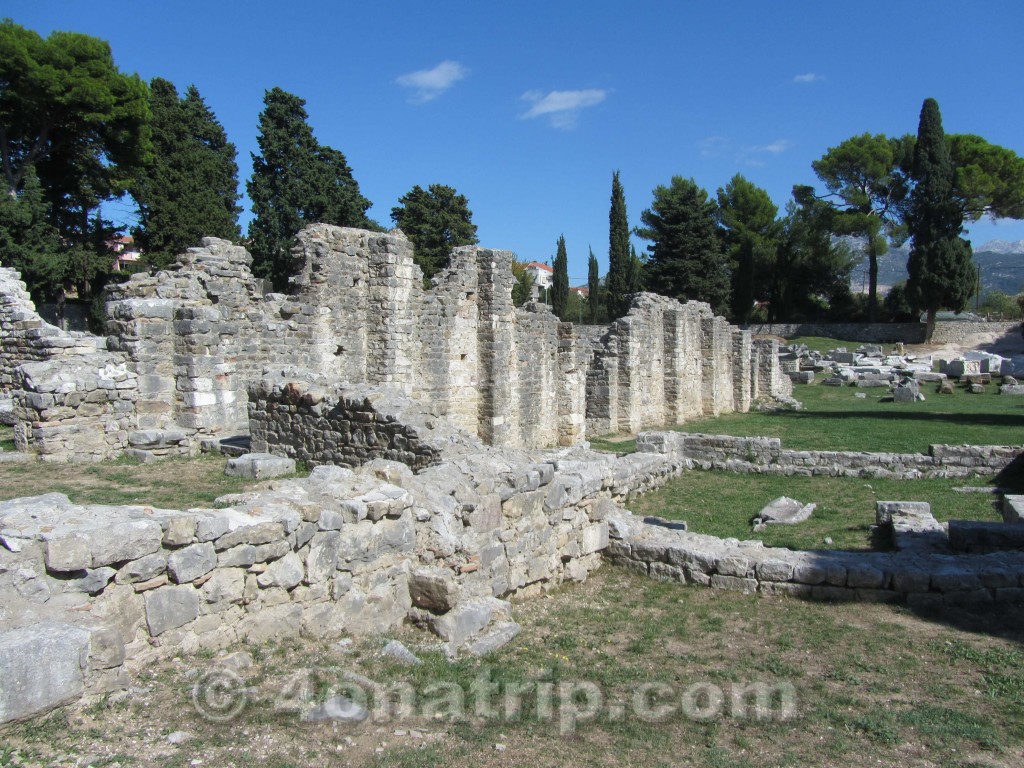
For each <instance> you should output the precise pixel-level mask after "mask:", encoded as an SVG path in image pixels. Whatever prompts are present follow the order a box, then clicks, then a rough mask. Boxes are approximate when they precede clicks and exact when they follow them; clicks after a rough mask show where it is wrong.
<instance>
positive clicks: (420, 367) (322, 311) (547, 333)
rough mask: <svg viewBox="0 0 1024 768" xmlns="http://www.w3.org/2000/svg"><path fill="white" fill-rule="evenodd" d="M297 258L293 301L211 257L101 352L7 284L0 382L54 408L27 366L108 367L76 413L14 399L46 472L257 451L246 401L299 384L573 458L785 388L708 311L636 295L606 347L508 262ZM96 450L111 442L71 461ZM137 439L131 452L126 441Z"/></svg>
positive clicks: (165, 280)
mask: <svg viewBox="0 0 1024 768" xmlns="http://www.w3.org/2000/svg"><path fill="white" fill-rule="evenodd" d="M293 257H294V260H295V264H296V265H297V274H296V276H295V277H294V278H293V279H292V283H291V292H290V293H289V294H287V295H285V294H273V293H272V294H267V295H266V296H264V295H262V281H259V280H256V279H255V278H254V277H253V275H252V272H251V270H250V266H251V262H252V259H251V257H250V255H249V254H248V253H247V252H246V251H245V249H243V248H241V247H239V246H235V245H231V244H230V243H228V242H225V241H222V240H217V239H214V238H207V239H205V240H204V241H203V244H202V245H201V247H197V248H190V249H189V250H188V251H187V252H186V253H184V254H182V255H181V256H180V257H179V259H178V263H177V264H176V265H175V267H174V268H172V269H168V270H166V271H162V272H157V273H156V274H152V275H151V274H137V275H133V276H132V277H131V279H129V280H128V281H127V282H125V283H123V284H118V285H115V286H111V288H110V289H109V293H108V295H107V304H106V306H107V316H108V334H109V335H108V337H107V338H106V340H103V341H100V340H97V339H90V338H88V337H82V338H76V337H72V336H70V335H68V334H64V333H63V332H61V331H59V330H58V329H55V328H52V327H51V326H46V325H45V324H44V323H42V321H41V320H39V319H38V317H37V316H36V315H35V314H34V310H33V309H32V307H31V302H30V301H28V298H27V294H25V291H24V286H23V285H21V284H20V283H18V282H17V280H16V279H14V277H13V273H12V274H7V273H3V274H0V298H2V304H0V341H2V343H3V346H2V349H3V350H5V351H4V353H3V354H4V356H3V357H0V380H2V379H3V377H4V376H6V377H7V379H9V384H8V385H7V386H8V387H9V388H10V387H14V386H19V387H25V388H26V389H25V392H26V393H27V394H33V393H34V394H53V393H52V391H50V390H47V392H45V393H44V392H34V391H33V389H32V387H33V386H34V384H33V382H36V381H43V380H44V379H46V376H51V375H55V374H53V373H52V372H51V373H47V374H46V375H42V374H41V373H40V372H36V374H35V376H34V377H33V376H25V375H22V376H20V378H18V380H17V383H16V382H15V368H16V367H17V364H18V363H22V362H26V361H33V360H39V361H45V360H49V359H50V358H51V357H53V356H55V355H60V356H68V355H81V354H86V353H88V354H92V355H95V354H96V350H97V347H98V346H102V347H105V351H104V352H103V355H102V356H100V357H96V359H95V361H93V362H91V363H88V364H86V363H82V364H81V365H80V366H79V368H80V369H81V370H80V373H81V376H82V377H84V378H83V381H81V382H67V383H65V384H64V385H62V386H65V387H66V388H67V392H66V393H65V394H69V395H72V397H71V398H70V399H68V398H65V401H64V402H63V403H62V404H61V407H60V408H59V409H58V408H53V407H51V406H48V405H47V403H48V401H46V399H45V398H43V399H42V400H40V399H38V398H35V399H33V398H29V397H21V398H20V399H19V401H18V402H19V403H20V404H21V410H19V411H17V412H16V413H15V414H14V416H15V418H17V419H19V420H20V421H21V422H22V424H23V430H22V431H23V434H24V435H25V442H24V446H25V447H26V448H27V449H28V450H30V451H32V452H35V453H40V454H45V455H46V456H47V457H49V458H50V459H52V460H63V459H75V460H94V459H98V458H108V457H110V456H112V455H117V454H118V453H119V452H123V451H124V450H129V449H130V450H133V451H135V452H136V453H137V454H138V455H144V456H156V455H163V454H165V453H167V452H174V451H178V450H181V451H188V450H191V449H193V448H194V447H195V446H196V445H197V444H198V443H199V442H200V441H201V440H202V439H204V438H206V437H218V436H224V435H229V434H238V433H243V432H246V431H248V429H249V421H250V418H251V417H252V413H251V411H250V409H249V408H248V405H247V403H248V397H249V387H250V386H251V385H253V384H254V383H255V382H258V381H259V380H260V379H261V378H262V376H263V374H264V371H265V370H268V369H277V370H281V369H283V368H287V367H293V368H296V369H301V370H304V371H308V372H310V373H311V374H312V375H313V376H323V377H327V378H328V379H330V380H331V381H333V382H336V383H342V384H345V385H346V386H349V387H360V386H368V387H383V388H387V389H389V390H392V391H393V393H394V394H396V395H399V396H402V397H407V398H412V399H414V400H419V401H422V402H423V403H427V404H429V410H430V411H431V412H432V413H434V414H435V415H436V416H437V417H438V418H439V419H441V420H444V421H446V422H448V423H449V424H450V425H452V426H453V427H455V428H458V429H461V430H463V431H464V432H466V433H468V434H470V435H474V436H479V437H480V438H482V439H483V440H484V441H485V442H487V443H489V444H492V445H503V446H521V447H527V448H539V447H545V446H554V445H572V444H575V443H577V442H579V441H581V440H582V439H584V438H585V435H586V433H587V431H588V429H589V430H590V431H591V432H593V431H595V430H596V431H597V432H598V433H604V432H610V431H636V430H638V429H640V428H642V427H645V426H659V425H662V424H665V423H682V422H683V421H685V420H686V419H687V418H689V417H691V416H695V415H700V414H718V413H723V412H728V411H732V410H746V409H748V408H749V407H750V403H751V402H752V399H753V398H755V397H772V396H774V395H776V394H779V393H784V390H785V388H786V387H788V382H786V381H785V380H784V379H783V378H782V377H777V376H775V375H774V374H773V373H772V371H773V366H774V367H775V368H777V367H778V361H777V359H776V358H775V357H773V356H771V355H768V354H766V353H765V352H764V348H763V347H758V348H756V350H755V348H754V347H752V345H751V342H750V337H749V334H747V333H746V332H743V331H739V330H738V329H736V328H734V327H733V326H730V325H728V324H727V323H726V322H725V321H724V320H723V319H722V318H716V317H714V316H713V314H712V313H711V311H710V309H709V308H708V307H707V305H703V304H696V303H690V304H686V305H681V304H679V303H678V302H675V301H672V300H670V299H666V298H663V297H658V296H654V295H650V294H640V295H638V296H637V297H636V298H635V300H634V303H633V306H632V308H631V310H630V314H628V315H627V316H626V317H625V318H622V319H621V320H619V321H616V323H614V324H613V325H612V326H611V327H610V328H608V329H607V331H606V332H605V333H604V334H603V335H601V336H600V337H598V336H596V335H595V334H594V333H593V331H592V329H587V330H586V331H585V332H584V333H583V334H582V335H581V334H580V333H578V332H577V330H576V328H575V326H573V325H572V324H569V323H561V322H559V320H558V318H557V317H555V315H554V314H552V312H551V310H550V308H549V307H547V306H545V305H543V304H537V303H529V304H527V305H526V306H525V307H523V308H516V307H514V306H513V304H512V287H513V284H514V278H513V275H512V261H513V255H512V254H511V253H510V252H508V251H495V250H491V249H486V248H478V247H475V246H468V247H463V248H457V249H455V250H454V251H453V253H452V256H451V259H450V262H449V264H448V266H447V267H446V268H445V269H444V270H443V271H442V272H441V273H439V274H438V275H436V276H435V277H434V278H433V281H432V284H431V286H430V287H429V288H425V287H424V284H423V278H422V274H421V272H420V270H419V268H418V267H416V266H415V264H414V263H413V258H412V246H411V244H410V242H409V241H408V240H407V239H406V238H405V237H404V236H403V235H401V233H398V232H392V233H377V232H369V231H365V230H357V229H345V228H340V227H332V226H327V225H321V224H317V225H312V226H310V227H307V228H306V229H304V230H303V231H302V232H300V233H299V234H298V235H297V238H296V244H295V247H294V249H293ZM111 364H113V365H115V366H120V365H121V364H124V366H125V370H126V371H127V373H128V374H130V375H131V377H133V378H132V381H133V385H132V386H131V387H128V386H127V385H124V389H121V388H120V387H121V386H122V385H123V384H124V383H123V382H119V384H118V387H119V388H118V390H117V392H116V398H115V399H116V400H117V401H118V403H117V405H116V407H115V406H114V405H113V404H112V403H113V400H111V401H110V403H111V404H109V405H107V406H104V408H102V409H100V410H101V413H99V414H96V413H94V411H95V410H96V408H95V407H94V406H95V404H96V403H97V402H99V400H98V398H99V397H100V395H98V394H96V391H97V389H103V387H101V386H98V385H95V382H94V381H93V380H94V379H103V377H101V376H99V375H98V371H99V370H100V369H101V368H103V369H105V368H106V367H108V366H109V365H111ZM762 368H764V369H766V371H767V372H764V371H761V369H762ZM93 369H95V370H93ZM76 370H78V369H76ZM5 371H6V373H5ZM755 372H757V374H756V376H757V378H756V381H755ZM0 386H2V381H0ZM46 386H49V385H46ZM128 389H130V392H128V391H125V390H128ZM76 392H78V393H81V395H82V397H83V398H84V397H92V398H94V400H93V401H89V404H88V405H87V406H86V407H85V408H84V409H83V410H81V411H79V410H77V407H76V406H74V405H69V403H70V402H72V401H74V400H76V398H77V397H78V395H77V394H75V393H76ZM37 405H43V406H46V407H36V406H37ZM78 419H82V421H81V423H79V421H78ZM97 431H99V432H102V433H104V434H105V435H106V437H104V438H103V440H102V441H100V440H98V439H96V438H90V439H89V440H87V444H83V445H82V447H81V449H78V448H77V447H76V445H77V443H76V441H77V440H78V439H79V438H78V436H83V438H84V436H85V435H86V434H88V433H91V432H97ZM132 433H138V435H137V438H138V441H137V442H136V443H133V442H132V441H131V440H130V439H128V438H126V437H125V435H128V434H132ZM143 433H144V434H143ZM58 434H63V435H64V437H63V438H61V439H55V438H54V436H55V435H58ZM100 443H102V450H101V449H100Z"/></svg>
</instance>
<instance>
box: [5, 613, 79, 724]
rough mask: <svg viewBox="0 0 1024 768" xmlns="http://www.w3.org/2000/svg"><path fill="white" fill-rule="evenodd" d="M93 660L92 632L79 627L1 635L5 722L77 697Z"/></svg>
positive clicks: (57, 626)
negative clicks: (90, 653) (87, 667)
mask: <svg viewBox="0 0 1024 768" xmlns="http://www.w3.org/2000/svg"><path fill="white" fill-rule="evenodd" d="M88 658H89V632H87V631H86V630H84V629H80V628H78V627H72V626H69V625H67V624H36V625H33V626H28V627H20V628H17V629H11V630H8V631H6V632H3V633H0V669H2V670H3V684H2V685H0V723H6V722H10V721H12V720H21V719H24V718H27V717H29V716H31V715H37V714H41V713H43V712H46V711H48V710H50V709H53V708H54V707H58V706H60V705H61V704H66V703H68V702H69V701H73V700H75V699H76V698H78V697H79V696H80V695H81V694H82V692H83V690H84V688H85V669H86V665H87V664H88Z"/></svg>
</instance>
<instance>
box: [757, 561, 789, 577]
mask: <svg viewBox="0 0 1024 768" xmlns="http://www.w3.org/2000/svg"><path fill="white" fill-rule="evenodd" d="M754 570H755V572H756V574H757V578H758V579H760V580H761V581H789V580H790V579H792V578H793V570H794V568H793V564H792V563H789V562H787V561H785V560H778V559H775V558H770V559H768V560H762V561H761V562H760V563H758V564H757V566H756V567H755V569H754Z"/></svg>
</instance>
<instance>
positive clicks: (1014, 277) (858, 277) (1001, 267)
mask: <svg viewBox="0 0 1024 768" xmlns="http://www.w3.org/2000/svg"><path fill="white" fill-rule="evenodd" d="M847 242H848V243H849V244H850V247H851V248H852V249H853V251H854V253H860V254H862V256H861V259H860V261H859V262H858V263H857V264H856V266H854V268H853V272H851V273H850V287H851V288H852V289H853V291H854V292H855V293H858V292H863V293H867V290H868V260H867V256H865V255H863V250H864V249H863V245H862V244H861V243H859V242H857V241H856V240H855V239H854V238H848V239H847ZM909 255H910V248H909V247H908V246H902V247H900V248H890V249H889V252H888V253H887V254H885V255H884V256H880V257H879V259H878V293H879V295H882V296H884V295H885V293H886V292H887V291H888V290H889V288H890V287H892V286H893V285H895V284H896V283H899V282H902V281H904V280H906V279H907V256H909ZM974 263H975V264H977V265H978V268H979V269H980V270H981V287H982V291H993V290H995V291H1002V292H1003V293H1008V294H1010V295H1011V296H1012V295H1015V294H1017V293H1020V292H1022V291H1024V240H1018V241H1017V242H1008V241H1006V240H990V241H989V242H987V243H985V244H984V245H982V246H979V247H978V248H976V249H975V250H974Z"/></svg>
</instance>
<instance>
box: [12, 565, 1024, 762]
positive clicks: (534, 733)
mask: <svg viewBox="0 0 1024 768" xmlns="http://www.w3.org/2000/svg"><path fill="white" fill-rule="evenodd" d="M624 595H628V599H623V596H624ZM1022 619H1024V607H1022V606H994V607H990V608H988V609H986V610H985V611H984V612H982V613H977V614H972V613H966V612H963V611H957V610H953V609H951V611H950V612H948V613H947V614H944V615H943V617H942V620H941V622H940V621H934V620H931V619H928V618H925V617H922V616H917V615H915V614H914V613H913V612H912V611H910V610H908V609H907V608H905V607H902V606H892V605H873V604H824V603H815V602H803V601H798V600H794V599H786V598H767V597H759V596H749V595H741V594H737V593H731V592H720V591H715V590H707V589H703V588H698V587H685V586H682V585H679V584H676V583H670V582H657V581H652V580H650V579H648V578H646V577H641V576H637V575H635V574H633V573H631V572H629V571H627V570H625V569H619V568H615V567H611V566H605V567H603V568H602V569H600V570H599V571H598V572H597V573H596V574H595V575H594V576H592V577H591V579H590V580H589V581H588V582H587V583H586V584H583V585H569V586H564V587H561V588H559V589H556V590H555V591H554V592H553V593H552V594H551V595H550V596H549V597H548V598H545V599H537V600H531V601H527V602H524V603H522V604H520V605H518V606H517V607H516V620H517V621H519V622H520V624H521V625H522V627H523V631H522V633H521V634H520V635H519V636H518V637H517V638H516V639H515V640H514V641H512V642H511V643H510V644H509V645H507V646H505V647H504V648H503V649H501V650H499V651H498V652H496V653H495V654H492V655H491V656H489V657H486V658H484V659H473V658H463V659H459V660H458V661H456V662H449V661H448V660H447V659H446V658H445V657H444V656H443V654H441V653H440V652H436V651H431V650H427V649H426V646H428V645H430V644H432V643H434V641H435V639H434V638H432V637H431V636H429V635H424V634H422V633H421V632H419V631H418V630H415V629H413V628H410V627H405V628H401V629H398V630H396V631H395V634H394V636H396V637H398V638H399V639H401V640H402V641H403V642H404V643H406V644H407V645H408V646H410V647H411V648H413V649H414V650H415V651H416V652H417V654H418V655H419V656H420V658H421V659H422V660H423V664H422V665H420V666H417V667H405V666H401V665H399V664H396V663H395V662H394V661H393V660H390V659H388V658H385V657H382V656H380V655H379V653H378V650H379V649H380V647H381V646H382V645H383V643H384V642H385V640H386V639H388V638H367V639H363V640H358V641H357V642H356V644H355V652H354V653H351V654H347V655H339V654H336V653H333V652H332V651H331V649H330V644H329V643H327V642H323V641H312V640H302V641H296V642H293V643H288V644H286V645H281V646H278V647H277V648H267V649H265V652H264V653H261V654H259V655H258V657H257V659H256V667H255V668H254V669H253V670H252V671H251V672H249V673H247V675H246V685H247V686H249V689H250V691H251V692H252V693H251V694H250V695H251V696H252V699H251V701H250V704H249V706H248V707H247V708H246V709H245V710H244V712H243V713H242V715H241V716H240V717H239V718H238V719H237V720H235V721H232V722H229V723H210V722H205V721H203V720H201V719H200V718H199V716H198V715H197V713H196V712H195V710H194V708H193V706H192V703H191V698H190V693H191V685H192V683H191V682H190V680H191V678H190V677H189V676H188V673H189V670H191V669H198V670H205V669H206V668H207V665H209V664H210V663H211V662H210V660H209V659H207V658H199V657H188V656H181V657H179V658H178V659H176V660H168V661H165V662H160V663H159V664H158V665H157V668H156V669H151V670H148V671H147V672H145V673H144V677H143V680H142V681H141V683H142V684H144V685H145V687H146V688H147V689H148V692H147V693H145V694H141V695H140V696H139V698H137V699H136V700H135V701H134V702H133V703H132V704H131V705H130V706H129V707H127V708H118V709H103V708H98V709H96V710H95V711H92V710H90V712H91V714H89V715H85V714H84V713H82V712H81V711H78V712H74V711H73V712H71V713H70V714H66V713H57V714H54V715H52V716H50V718H49V719H48V721H44V723H43V724H42V725H39V724H36V725H17V726H14V727H13V728H12V729H11V730H10V731H9V732H8V733H5V736H4V746H3V747H0V765H3V764H5V763H4V762H2V761H4V760H7V764H13V765H19V764H30V765H50V764H58V763H59V764H75V759H76V758H77V757H80V756H84V755H93V756H94V757H93V759H94V760H95V759H103V756H105V755H110V754H111V753H112V752H114V751H116V754H117V755H118V756H124V758H125V759H124V760H123V762H122V764H131V765H140V766H151V765H152V766H179V765H185V766H187V765H189V764H190V762H191V763H192V764H197V763H195V762H192V761H201V762H202V764H204V765H227V764H236V765H241V764H246V765H277V766H279V768H285V767H286V766H294V765H327V764H330V765H370V766H382V767H383V766H389V768H390V767H392V766H396V767H399V768H425V767H426V766H444V765H474V766H479V768H498V766H506V765H510V766H528V767H529V768H546V767H547V766H559V767H561V766H565V765H574V766H575V765H594V766H616V768H618V767H619V766H677V765H701V766H715V765H718V766H766V765H770V766H776V765H793V766H798V765H883V766H895V765H898V766H906V767H907V768H917V767H920V768H924V766H950V767H952V766H962V765H979V766H980V765H985V766H1007V767H1008V766H1016V765H1020V764H1021V761H1022V760H1024V699H1022V698H1021V689H1020V680H1021V679H1022V675H1024V650H1022V649H1024V620H1022ZM390 636H391V635H389V637H390ZM231 650H234V649H231ZM311 669H315V670H319V672H318V675H319V677H318V678H317V679H318V680H320V681H321V682H322V683H323V685H320V687H319V688H318V690H317V692H316V694H315V697H314V699H313V701H316V700H319V699H320V698H322V697H324V696H326V695H327V694H328V693H329V692H330V688H331V686H330V683H331V681H332V677H331V675H332V671H333V674H335V675H344V674H345V673H346V672H347V671H354V672H356V673H357V674H359V675H362V676H365V677H367V678H369V679H371V680H374V681H376V682H377V683H378V684H381V685H384V686H394V685H397V684H408V685H410V686H412V688H413V689H414V690H415V691H417V693H418V694H419V697H420V698H419V699H418V702H419V704H418V705H417V706H418V707H419V709H418V710H417V712H415V713H414V715H413V717H411V718H400V719H398V720H394V719H387V720H384V721H381V722H367V723H365V724H363V725H359V726H353V725H340V724H339V725H331V724H303V723H300V722H299V721H298V714H297V711H301V708H298V710H297V711H296V710H291V711H275V708H274V702H275V701H276V700H278V697H279V696H280V695H281V692H282V690H283V689H285V688H286V687H287V681H289V680H291V679H293V677H294V676H295V675H301V674H304V672H303V671H304V670H305V671H306V672H305V673H308V671H309V670H311ZM333 679H338V678H333ZM480 679H486V680H489V681H490V682H491V683H492V684H493V685H494V686H495V688H493V689H492V690H493V691H494V693H493V694H491V695H490V696H491V697H490V702H491V704H492V705H494V707H493V708H491V709H490V710H488V711H489V713H490V714H487V711H485V712H484V713H481V711H480V710H477V709H476V704H477V703H478V702H479V701H480V698H479V694H477V693H475V692H474V690H475V689H474V688H473V686H474V683H475V682H476V681H478V680H480ZM757 682H761V683H765V684H767V685H792V686H793V691H794V693H795V711H794V712H793V716H792V717H790V718H788V719H782V718H779V717H778V716H777V715H778V712H777V710H770V712H769V714H770V716H769V717H768V718H766V719H758V718H756V717H751V716H746V717H743V716H741V714H742V713H740V714H736V713H735V712H734V711H732V710H731V709H730V708H729V707H728V704H729V703H730V702H729V699H728V698H727V699H726V705H727V706H726V707H725V708H723V709H721V710H719V712H718V714H716V715H715V716H713V717H711V718H709V719H706V720H698V719H694V718H692V717H688V716H686V715H685V714H684V712H683V711H682V710H681V707H680V706H679V705H680V703H681V701H682V697H683V695H684V694H685V692H686V691H687V690H691V689H692V687H693V686H698V687H702V688H704V689H707V688H708V687H709V686H717V687H718V688H720V689H721V690H722V691H723V692H726V696H727V697H728V696H729V692H731V691H734V690H735V689H736V686H741V685H746V684H750V683H757ZM577 683H587V684H591V685H593V686H596V690H598V691H599V692H600V695H601V697H602V701H603V702H604V703H605V705H606V706H604V707H602V708H601V711H600V712H599V713H598V714H597V715H596V716H595V717H594V718H593V719H590V720H585V721H582V722H580V723H578V724H577V727H576V729H575V730H574V731H572V732H568V733H560V732H559V722H560V715H562V714H563V713H564V712H565V710H566V708H567V707H568V706H569V704H570V702H569V700H568V699H567V698H565V697H564V696H563V694H562V693H561V688H560V686H561V685H562V684H566V685H575V684H577ZM453 684H454V686H455V687H456V688H457V689H458V690H461V691H462V692H463V693H464V699H463V702H464V704H465V710H464V711H465V716H462V717H447V716H445V717H441V718H433V717H425V718H424V717H422V716H421V713H422V712H423V708H422V706H421V705H422V703H423V702H424V701H426V700H427V699H429V698H430V697H431V695H432V694H431V691H432V690H436V688H432V687H436V686H447V688H446V690H452V686H453ZM538 684H550V685H551V686H553V688H552V689H551V690H552V691H553V693H552V696H551V699H550V706H551V710H550V711H551V714H552V716H553V717H551V718H547V717H544V716H543V715H542V714H541V712H542V710H540V709H538V706H539V705H542V700H541V699H539V698H538V696H537V695H535V694H531V693H527V694H525V696H524V697H522V699H521V704H522V706H521V709H520V710H518V711H516V712H510V711H509V710H507V709H505V708H504V707H505V703H504V702H505V701H506V699H505V696H506V694H509V693H510V692H512V691H514V689H515V687H516V686H520V687H526V688H530V689H531V690H533V691H537V690H538V688H537V685H538ZM645 684H646V685H648V686H657V688H652V687H649V688H648V690H657V691H662V692H667V693H665V694H664V696H661V694H659V698H658V701H659V702H667V703H670V704H671V705H672V711H671V713H669V714H667V715H666V716H664V717H660V718H642V717H640V716H638V715H637V711H636V709H635V702H636V701H638V699H637V698H636V696H637V692H638V690H639V686H641V685H645ZM576 700H577V701H581V700H580V699H579V698H577V699H576ZM613 705H618V706H620V707H621V708H622V711H623V712H624V716H616V715H613V714H612V706H613ZM412 729H416V730H417V732H418V733H419V734H420V735H419V736H418V737H417V738H412V737H411V736H410V735H409V733H410V731H411V730H412ZM174 730H184V731H186V732H189V733H191V734H193V735H194V740H193V741H191V742H189V743H188V745H187V746H186V747H182V748H178V749H177V750H176V751H169V750H168V749H166V748H160V747H162V746H163V742H162V738H161V737H160V736H155V734H166V733H170V732H171V731H174ZM497 744H502V745H505V747H506V748H505V749H504V750H500V751H499V750H497V749H496V748H495V745H497ZM155 747H156V748H155ZM15 752H17V753H18V754H19V755H21V756H28V757H29V759H28V760H27V761H22V762H17V761H16V760H17V759H16V758H15V759H12V756H13V755H14V754H15ZM183 758H185V759H183ZM82 764H84V762H83V763H82Z"/></svg>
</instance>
